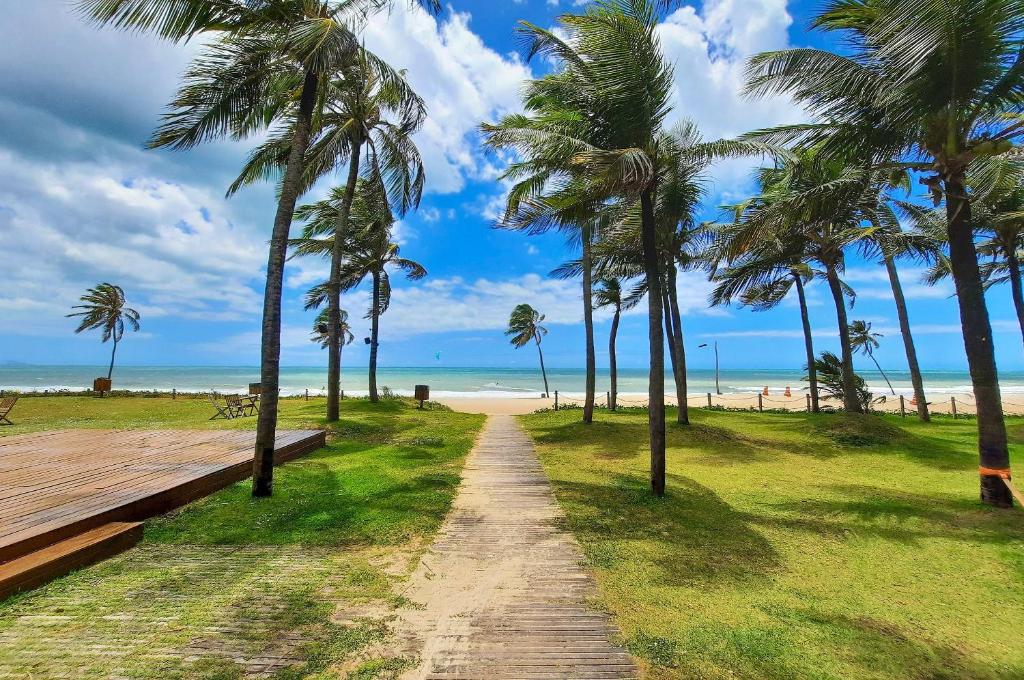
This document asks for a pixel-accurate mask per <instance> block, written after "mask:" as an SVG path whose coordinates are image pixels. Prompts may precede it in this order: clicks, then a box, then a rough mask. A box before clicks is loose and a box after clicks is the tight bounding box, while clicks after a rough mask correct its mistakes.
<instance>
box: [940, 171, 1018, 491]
mask: <svg viewBox="0 0 1024 680" xmlns="http://www.w3.org/2000/svg"><path fill="white" fill-rule="evenodd" d="M945 184H946V229H947V232H948V236H949V262H950V267H951V269H952V271H953V281H954V283H955V285H956V298H957V303H958V305H959V307H960V325H961V326H962V328H963V335H964V350H965V351H966V353H967V364H968V367H969V368H970V371H971V383H972V385H973V387H974V402H975V404H976V405H977V414H978V457H979V460H980V466H981V467H983V468H988V469H996V470H1007V471H1008V470H1009V468H1010V452H1009V449H1008V447H1007V441H1006V423H1005V422H1004V420H1003V402H1002V397H1001V396H1000V393H999V374H998V371H997V370H996V355H995V348H994V346H993V344H992V324H991V322H990V321H989V316H988V308H987V307H986V306H985V291H984V288H983V287H982V283H981V272H980V271H979V269H978V252H977V249H976V248H975V246H974V234H973V231H972V229H971V204H970V202H969V201H968V199H967V194H966V192H965V190H964V172H963V171H962V170H961V171H954V172H951V173H950V174H949V175H947V176H946V177H945ZM1007 474H1008V473H1007ZM981 500H982V502H983V503H988V504H990V505H995V506H997V507H1010V506H1011V505H1012V504H1013V500H1012V496H1011V495H1010V490H1009V489H1008V488H1006V485H1005V484H1003V480H1002V479H1000V478H999V477H998V476H993V475H982V476H981Z"/></svg>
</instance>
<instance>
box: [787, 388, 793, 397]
mask: <svg viewBox="0 0 1024 680" xmlns="http://www.w3.org/2000/svg"><path fill="white" fill-rule="evenodd" d="M786 396H787V397H792V396H793V392H792V390H790V389H789V385H786Z"/></svg>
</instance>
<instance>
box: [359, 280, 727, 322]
mask: <svg viewBox="0 0 1024 680" xmlns="http://www.w3.org/2000/svg"><path fill="white" fill-rule="evenodd" d="M392 280H393V285H394V292H393V294H392V301H391V307H390V308H389V309H388V312H387V314H386V316H385V321H384V322H383V324H382V329H383V330H382V333H384V334H385V335H388V336H391V337H397V336H409V335H415V334H420V333H440V332H446V331H471V330H499V329H504V328H505V327H506V325H507V323H508V315H509V313H510V312H511V311H512V308H513V307H515V306H516V305H518V304H520V303H523V302H528V303H529V304H531V305H533V306H534V307H535V308H536V309H537V310H539V311H540V312H541V313H542V314H544V315H545V316H546V317H547V323H549V324H578V323H581V322H582V320H583V302H582V290H581V287H580V282H579V281H563V280H558V279H550V278H545V277H542V276H540V275H539V274H525V275H523V276H519V277H514V278H510V279H501V280H496V279H485V278H481V279H476V280H473V281H466V280H464V279H462V278H460V277H451V278H443V279H440V278H439V279H428V280H426V281H424V282H422V283H419V284H412V283H407V282H404V281H400V280H399V279H398V277H394V278H393V279H392ZM678 288H679V305H680V311H681V312H682V313H683V314H694V313H700V314H707V315H721V313H722V312H721V310H709V309H708V308H707V296H708V292H709V291H710V289H711V284H710V283H709V282H708V281H707V280H706V278H705V277H704V276H703V274H701V273H699V272H682V273H680V275H679V286H678ZM343 306H345V308H346V309H349V310H362V309H365V308H367V307H369V295H368V294H367V293H366V292H365V291H359V292H356V293H354V294H351V295H348V296H346V298H345V301H344V302H343ZM646 313H647V308H646V302H644V303H641V304H640V305H638V306H637V307H635V308H633V309H632V310H629V311H628V312H626V313H625V314H626V315H643V314H646ZM594 318H595V319H597V320H606V319H609V318H611V312H610V311H609V310H606V309H603V310H596V311H595V313H594Z"/></svg>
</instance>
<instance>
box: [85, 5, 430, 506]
mask: <svg viewBox="0 0 1024 680" xmlns="http://www.w3.org/2000/svg"><path fill="white" fill-rule="evenodd" d="M391 4H392V3H391V2H389V1H388V0H307V1H302V2H296V1H295V0H77V3H76V5H77V7H78V9H79V11H80V12H81V13H82V14H83V15H85V16H86V17H87V18H88V19H89V20H91V21H93V22H95V23H97V24H100V25H107V26H113V27H115V28H118V29H123V30H134V31H145V32H150V33H155V34H156V35H158V36H160V37H162V38H164V39H167V40H170V41H173V42H185V41H188V40H190V39H192V38H194V37H196V36H199V35H206V36H209V37H208V38H207V40H208V42H207V43H206V44H205V46H204V47H203V49H202V51H201V52H200V54H199V56H198V57H196V59H195V60H194V61H193V62H192V65H191V66H190V67H189V69H188V70H187V71H186V73H185V76H184V78H185V84H184V86H183V87H182V88H181V90H180V91H179V93H178V96H177V97H176V98H175V99H174V101H173V102H172V104H171V109H172V110H171V112H170V113H168V114H167V115H166V116H165V118H164V124H163V125H162V126H161V127H160V129H159V130H158V131H157V133H156V135H155V136H154V138H153V140H152V142H151V146H153V147H170V148H173V149H189V148H192V147H194V146H197V145H199V144H201V143H203V142H207V141H210V140H213V139H217V138H222V137H232V138H234V139H241V138H245V137H248V136H250V135H252V134H255V133H258V132H260V131H261V130H263V129H265V128H267V127H272V126H274V125H276V124H285V125H288V127H289V128H290V135H291V139H290V146H289V151H288V157H287V159H286V162H285V164H284V168H285V169H284V173H283V176H282V177H281V182H280V186H279V189H278V203H277V212H276V215H275V218H274V225H273V229H272V230H271V238H270V253H269V256H268V261H267V282H266V287H265V291H264V297H263V334H262V347H261V353H260V354H261V358H260V364H261V366H260V381H261V383H262V390H263V391H262V395H263V396H262V405H261V408H260V414H259V422H258V424H257V429H256V447H255V456H254V459H253V487H252V492H253V495H254V496H269V495H270V494H271V493H272V488H273V467H274V441H275V436H276V431H277V410H278V384H279V377H280V376H279V370H280V355H281V291H282V287H283V282H284V262H285V256H286V254H287V240H288V232H289V229H290V228H291V222H292V216H293V213H294V211H295V205H296V203H297V202H298V198H299V195H300V194H301V193H302V185H303V177H304V175H305V171H306V168H305V160H306V152H307V150H308V148H309V142H310V137H311V134H312V131H313V116H314V112H315V109H316V108H317V102H318V101H320V100H322V94H323V84H324V83H325V82H327V81H328V80H329V78H330V76H331V75H332V74H334V73H335V72H336V71H337V70H338V69H339V68H340V67H341V66H342V65H343V64H344V63H346V62H347V61H350V60H351V58H352V55H353V54H354V53H355V52H356V50H357V49H358V47H359V41H358V39H357V37H356V34H355V32H354V31H356V30H358V28H359V27H360V26H361V25H362V24H363V23H364V22H365V21H366V20H367V18H368V17H369V16H370V15H371V14H373V13H375V12H377V11H379V10H382V9H384V8H385V7H386V6H389V5H391ZM418 4H420V5H421V6H423V7H425V8H426V9H428V10H430V11H435V12H437V11H440V9H441V7H440V2H439V1H438V0H419V2H418Z"/></svg>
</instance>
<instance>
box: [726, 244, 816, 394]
mask: <svg viewBox="0 0 1024 680" xmlns="http://www.w3.org/2000/svg"><path fill="white" fill-rule="evenodd" d="M731 226H732V225H719V226H717V227H716V238H717V239H718V241H719V244H722V243H727V242H728V239H729V233H730V227H731ZM790 236H791V237H792V238H793V240H792V241H791V242H790V243H788V244H784V243H781V242H778V241H771V240H769V241H765V242H763V243H762V244H761V247H759V248H757V249H756V250H753V249H752V250H750V251H748V253H747V254H745V255H744V257H743V258H741V259H740V260H739V261H738V262H734V263H733V264H731V265H730V266H728V267H725V268H724V269H719V268H718V267H719V264H720V262H719V260H718V259H717V252H718V250H719V248H720V247H721V246H719V248H714V247H713V248H712V249H711V251H710V253H709V259H710V261H711V265H712V281H717V282H718V285H717V286H716V287H715V289H714V290H713V291H712V293H711V297H710V300H709V301H710V303H711V304H712V305H713V306H717V305H728V304H730V303H731V302H732V301H733V300H734V299H737V298H738V299H739V303H740V305H741V306H745V307H750V308H752V309H754V310H756V311H763V310H768V309H773V308H775V307H776V306H778V305H779V303H781V302H782V301H783V300H784V299H786V297H787V296H788V295H789V293H790V292H791V291H792V290H794V289H795V290H796V295H797V303H798V305H799V307H800V325H801V328H802V329H803V334H804V351H805V353H806V360H807V382H808V383H809V389H810V396H811V411H813V412H814V413H818V411H820V410H821V407H820V404H819V401H818V377H817V372H816V370H815V360H814V338H813V335H812V333H811V320H810V315H809V313H808V310H807V294H806V292H805V290H804V287H805V286H806V285H807V283H808V282H809V281H811V280H812V279H813V278H814V277H815V272H814V270H813V269H812V268H811V267H810V266H809V265H808V264H807V263H806V262H805V261H804V250H805V248H806V244H805V243H804V242H803V241H802V240H800V238H799V235H790ZM726 249H727V247H726Z"/></svg>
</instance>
